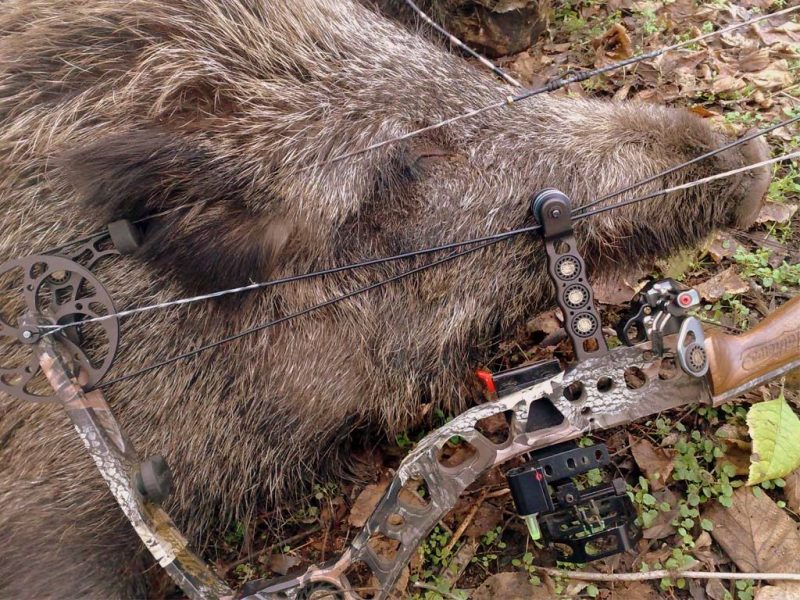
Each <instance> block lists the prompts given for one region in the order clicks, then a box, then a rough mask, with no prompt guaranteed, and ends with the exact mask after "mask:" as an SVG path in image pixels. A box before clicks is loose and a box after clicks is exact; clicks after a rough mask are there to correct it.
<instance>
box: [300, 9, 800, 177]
mask: <svg viewBox="0 0 800 600" xmlns="http://www.w3.org/2000/svg"><path fill="white" fill-rule="evenodd" d="M796 10H800V5H798V6H790V7H788V8H784V9H783V10H779V11H777V12H774V13H769V14H765V15H760V16H758V17H753V18H752V19H748V20H747V21H743V22H741V23H734V24H732V25H728V26H727V27H723V28H722V29H718V30H717V31H712V32H709V33H705V34H702V35H699V36H697V37H694V38H692V39H690V40H685V41H682V42H678V43H676V44H672V45H671V46H666V47H664V48H660V49H657V50H651V51H650V52H644V53H642V54H638V55H636V56H632V57H631V58H627V59H625V60H621V61H619V62H616V63H612V64H610V65H606V66H604V67H599V68H597V69H593V70H591V71H586V72H583V73H573V74H571V75H567V76H564V77H560V78H556V79H553V80H551V81H549V82H548V83H546V84H545V85H543V86H540V87H538V88H534V89H530V90H525V91H524V92H521V93H519V94H517V95H511V96H507V97H506V98H504V99H503V100H499V101H497V102H494V103H491V104H486V105H484V106H481V107H478V108H475V109H472V110H470V111H467V112H465V113H461V114H459V115H455V116H452V117H449V118H447V119H444V120H442V121H439V122H437V123H433V124H431V125H427V126H425V127H421V128H419V129H415V130H413V131H410V132H408V133H404V134H402V135H399V136H396V137H393V138H389V139H388V140H383V141H380V142H375V143H374V144H370V145H369V146H366V147H365V148H361V149H360V150H353V151H352V152H345V153H344V154H341V155H340V156H336V157H333V158H329V159H326V160H323V161H319V162H316V163H314V164H311V165H308V166H305V167H301V168H300V169H298V172H304V171H308V170H311V169H315V168H318V167H323V166H328V165H332V164H336V163H339V162H341V161H343V160H347V159H350V158H355V157H356V156H360V155H362V154H366V153H368V152H373V151H375V150H378V149H380V148H384V147H386V146H388V145H390V144H395V143H398V142H402V141H405V140H408V139H411V138H413V137H417V136H419V135H422V134H423V133H428V132H430V131H435V130H437V129H440V128H442V127H446V126H447V125H451V124H453V123H456V122H458V121H462V120H464V119H469V118H472V117H476V116H479V115H482V114H484V113H486V112H489V111H492V110H497V109H499V108H502V107H504V106H511V105H513V104H517V103H519V102H522V101H523V100H527V99H529V98H532V97H534V96H538V95H540V94H545V93H550V92H554V91H556V90H558V89H561V88H563V87H565V86H567V85H570V84H572V83H580V82H582V81H585V80H587V79H590V78H591V77H595V76H597V75H603V74H605V73H609V72H611V71H616V70H619V69H622V68H625V67H627V66H630V65H634V64H637V63H640V62H643V61H645V60H650V59H654V58H658V57H659V56H662V55H663V54H666V53H667V52H672V51H674V50H678V49H680V48H683V47H685V46H689V45H692V44H697V43H699V42H701V41H704V40H707V39H709V38H711V37H715V36H719V35H723V34H725V33H729V32H731V31H734V30H736V29H740V28H742V27H746V26H748V25H753V24H755V23H758V22H760V21H763V20H765V19H771V18H774V17H777V16H782V15H786V14H789V13H792V12H794V11H796Z"/></svg>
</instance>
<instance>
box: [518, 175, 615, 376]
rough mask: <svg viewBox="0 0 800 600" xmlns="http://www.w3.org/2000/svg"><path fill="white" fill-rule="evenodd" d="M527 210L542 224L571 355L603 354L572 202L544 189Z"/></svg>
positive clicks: (559, 194)
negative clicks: (573, 222) (579, 249)
mask: <svg viewBox="0 0 800 600" xmlns="http://www.w3.org/2000/svg"><path fill="white" fill-rule="evenodd" d="M531 212H532V213H533V215H534V217H535V218H536V220H537V221H538V222H539V224H540V225H541V226H542V230H543V237H544V243H545V250H546V251H547V266H548V272H549V274H550V278H551V279H552V280H553V283H554V284H555V286H556V301H557V302H558V306H559V307H560V308H561V311H562V312H563V313H564V324H565V327H566V330H567V334H568V335H569V337H570V340H571V341H572V346H573V348H574V349H575V357H576V358H577V359H578V360H579V361H580V360H585V359H587V358H594V357H598V356H602V355H604V354H606V353H607V352H608V346H607V345H606V341H605V338H604V337H603V329H602V321H601V320H600V314H599V313H598V312H597V309H596V308H595V304H594V293H593V292H592V288H591V286H590V285H589V279H588V277H587V274H586V263H585V262H584V260H583V257H582V256H581V255H580V253H579V252H578V243H577V241H576V240H575V235H574V233H573V230H572V203H571V202H570V200H569V198H567V196H565V195H564V194H562V193H561V192H559V191H558V190H554V189H547V190H543V191H541V192H539V193H538V194H537V195H536V196H535V197H534V199H533V201H532V202H531Z"/></svg>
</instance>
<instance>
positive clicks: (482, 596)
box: [472, 573, 551, 600]
mask: <svg viewBox="0 0 800 600" xmlns="http://www.w3.org/2000/svg"><path fill="white" fill-rule="evenodd" d="M498 598H502V599H503V600H550V598H551V596H550V592H549V591H548V590H547V588H546V587H545V586H543V585H533V584H532V583H531V582H530V581H529V580H528V575H527V574H526V573H498V574H497V575H492V576H491V577H489V578H488V579H486V581H484V582H483V583H482V584H481V585H480V587H479V588H478V589H477V590H475V592H474V593H473V594H472V600H497V599H498Z"/></svg>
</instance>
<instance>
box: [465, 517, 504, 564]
mask: <svg viewBox="0 0 800 600" xmlns="http://www.w3.org/2000/svg"><path fill="white" fill-rule="evenodd" d="M502 534H503V528H502V527H500V526H499V525H498V526H497V527H495V528H494V529H490V530H489V531H487V532H486V533H485V534H483V535H482V536H481V544H480V546H479V547H478V551H477V552H476V553H475V556H473V557H472V562H473V563H475V564H477V565H479V566H480V567H481V568H482V569H483V570H484V571H486V572H488V571H489V566H490V564H491V563H493V562H495V561H497V558H498V556H497V553H496V551H497V550H504V549H505V547H506V543H505V542H504V541H503V540H502V539H501V536H502Z"/></svg>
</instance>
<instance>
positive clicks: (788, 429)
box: [747, 397, 800, 485]
mask: <svg viewBox="0 0 800 600" xmlns="http://www.w3.org/2000/svg"><path fill="white" fill-rule="evenodd" d="M747 427H748V428H749V430H750V438H751V439H752V440H753V453H752V454H751V456H750V472H749V475H748V478H747V485H756V484H759V483H761V482H763V481H768V480H770V479H775V478H777V477H783V476H785V475H788V474H789V473H791V472H792V471H794V470H795V469H797V468H798V467H800V444H798V443H797V441H798V440H800V419H798V418H797V415H796V414H795V413H794V411H793V410H792V407H791V406H789V403H788V402H786V400H785V399H784V398H783V397H781V398H777V399H775V400H768V401H767V402H761V403H759V404H755V405H753V406H752V407H751V408H750V411H749V412H748V413H747Z"/></svg>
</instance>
